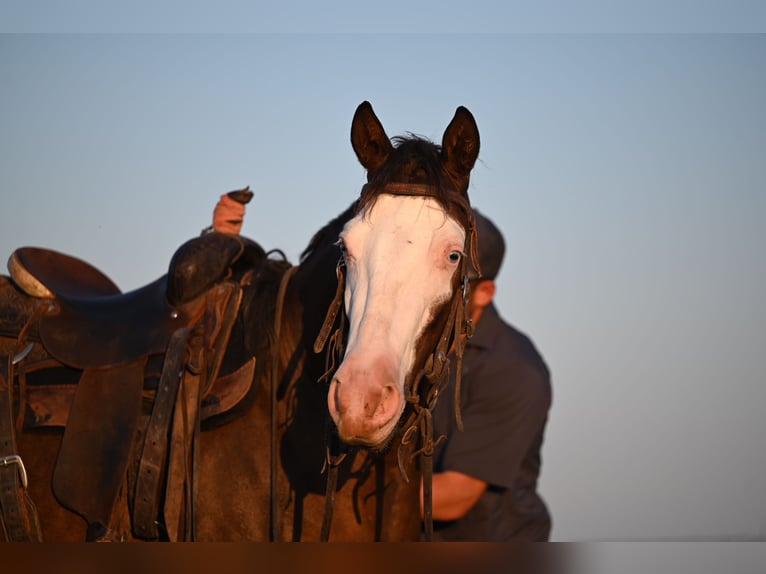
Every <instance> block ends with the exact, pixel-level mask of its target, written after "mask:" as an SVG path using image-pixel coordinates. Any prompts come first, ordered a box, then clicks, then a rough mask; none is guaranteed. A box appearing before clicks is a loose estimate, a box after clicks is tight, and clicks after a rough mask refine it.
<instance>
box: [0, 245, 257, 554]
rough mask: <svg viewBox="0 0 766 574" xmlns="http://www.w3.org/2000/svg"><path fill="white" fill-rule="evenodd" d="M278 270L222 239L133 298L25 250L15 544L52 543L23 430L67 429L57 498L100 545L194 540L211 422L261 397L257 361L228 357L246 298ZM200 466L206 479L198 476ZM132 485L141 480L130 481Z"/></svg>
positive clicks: (10, 452) (6, 402)
mask: <svg viewBox="0 0 766 574" xmlns="http://www.w3.org/2000/svg"><path fill="white" fill-rule="evenodd" d="M265 260H266V254H265V252H264V251H263V249H262V248H261V247H260V246H259V245H258V244H257V243H255V242H253V241H251V240H249V239H246V238H244V237H242V236H240V235H232V234H226V233H218V232H210V233H205V234H203V235H201V236H200V237H196V238H193V239H191V240H189V241H187V242H186V243H185V244H184V245H182V246H181V247H180V248H179V249H178V250H177V251H176V253H175V254H174V256H173V258H172V260H171V262H170V265H169V269H168V273H167V274H166V275H164V276H162V277H160V278H159V279H157V280H156V281H154V282H152V283H150V284H148V285H146V286H144V287H142V288H139V289H136V290H135V291H131V292H129V293H121V292H120V290H119V288H118V287H117V286H116V285H115V284H114V283H113V282H112V281H111V280H110V279H109V278H108V277H106V276H105V275H104V274H103V273H101V272H100V271H99V270H98V269H96V268H95V267H93V266H91V265H89V264H88V263H86V262H84V261H82V260H80V259H77V258H75V257H72V256H70V255H66V254H63V253H59V252H56V251H52V250H49V249H41V248H36V247H22V248H19V249H17V250H16V251H15V252H14V253H13V254H12V255H11V257H10V259H9V261H8V269H9V271H10V277H6V276H0V522H2V524H3V525H4V530H5V533H6V537H7V538H8V539H9V540H41V539H42V535H41V529H40V525H39V521H38V518H37V513H36V510H35V507H34V504H33V503H32V501H31V500H30V498H29V495H28V491H27V478H26V469H25V467H24V462H23V460H22V459H21V457H20V456H19V453H18V451H17V448H16V433H18V432H22V431H23V430H24V429H30V428H35V427H44V426H54V427H63V428H64V433H63V437H62V442H61V448H60V452H59V456H58V459H57V461H56V465H55V468H54V472H53V481H52V487H53V492H54V494H55V496H56V498H57V500H58V501H59V502H60V503H61V504H62V505H63V506H65V507H67V508H69V509H70V510H72V511H74V512H76V513H77V514H79V515H81V516H82V517H83V518H84V519H85V520H86V521H87V524H88V531H87V540H93V541H96V540H123V539H125V538H126V537H127V535H128V534H127V532H126V530H125V528H126V527H125V525H124V523H125V520H124V511H123V510H122V507H123V506H125V505H119V504H118V501H119V500H121V499H124V500H129V501H130V504H129V505H128V506H129V508H130V521H129V522H130V523H131V524H132V535H133V536H134V537H137V538H141V539H167V540H190V539H193V538H194V491H193V490H194V489H193V483H194V479H193V469H194V467H195V465H196V463H197V460H196V454H195V440H196V437H197V435H198V433H199V428H200V421H202V420H205V419H208V418H210V417H213V416H216V415H219V414H222V413H225V412H227V411H229V410H231V409H232V408H233V407H234V406H235V405H236V404H237V403H238V402H239V401H240V400H241V399H242V398H243V397H244V396H245V394H247V392H248V391H249V389H250V387H251V385H252V381H253V378H254V373H255V358H254V357H245V358H243V359H242V364H241V365H240V366H239V367H238V368H237V369H235V370H234V371H232V372H229V373H226V374H225V375H223V374H221V373H220V370H221V364H222V360H223V357H224V354H225V351H226V348H227V346H228V343H229V338H230V335H231V332H232V327H233V325H234V323H235V321H236V318H237V315H238V312H239V309H240V303H241V300H242V289H243V287H244V286H245V285H247V284H248V283H249V282H250V281H251V280H252V279H253V277H254V275H255V274H257V272H258V269H259V267H260V266H261V265H262V264H263V262H264V261H265ZM189 469H192V470H191V471H190V470H189ZM126 477H127V478H126Z"/></svg>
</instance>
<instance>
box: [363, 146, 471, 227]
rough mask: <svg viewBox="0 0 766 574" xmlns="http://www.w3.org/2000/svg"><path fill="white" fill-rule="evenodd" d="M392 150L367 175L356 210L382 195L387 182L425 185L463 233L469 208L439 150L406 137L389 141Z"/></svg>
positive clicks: (468, 217) (462, 185)
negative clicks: (460, 226) (380, 163)
mask: <svg viewBox="0 0 766 574" xmlns="http://www.w3.org/2000/svg"><path fill="white" fill-rule="evenodd" d="M391 142H392V143H393V145H394V149H393V151H392V152H391V154H389V156H388V158H387V159H386V161H385V162H384V163H383V165H381V166H380V168H378V169H376V170H375V171H373V172H368V175H367V180H368V182H367V185H366V186H364V188H363V189H362V195H361V197H360V199H359V202H358V205H357V210H362V209H366V208H367V207H369V206H370V205H372V204H373V203H374V202H375V199H376V198H377V197H378V195H380V193H382V192H384V191H385V190H384V188H385V185H386V184H387V183H391V182H396V183H404V184H414V185H429V186H431V188H432V189H433V191H434V195H433V197H434V198H435V199H436V200H437V201H438V202H439V203H440V204H441V206H442V207H443V208H444V210H445V211H446V212H447V213H448V214H449V215H451V216H452V217H455V218H456V219H457V220H458V221H460V222H461V223H462V224H463V226H464V228H465V229H466V231H467V230H468V222H469V221H470V219H471V206H470V202H469V201H468V196H467V194H466V193H465V190H464V189H461V187H466V185H465V184H461V183H460V181H459V179H458V178H456V177H453V175H452V174H450V173H449V172H448V171H447V170H445V166H444V163H443V160H442V147H441V146H440V145H437V144H435V143H433V142H432V141H431V140H429V139H427V138H424V137H421V136H417V135H414V134H408V135H407V136H397V137H394V138H392V139H391Z"/></svg>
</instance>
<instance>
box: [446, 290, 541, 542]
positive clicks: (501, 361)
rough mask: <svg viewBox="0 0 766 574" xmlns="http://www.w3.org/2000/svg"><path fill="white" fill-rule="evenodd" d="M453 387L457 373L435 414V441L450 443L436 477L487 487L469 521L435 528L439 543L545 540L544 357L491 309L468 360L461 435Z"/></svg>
mask: <svg viewBox="0 0 766 574" xmlns="http://www.w3.org/2000/svg"><path fill="white" fill-rule="evenodd" d="M452 360H453V364H454V357H453V358H452ZM454 385H455V378H454V371H453V373H452V376H451V379H450V382H449V385H448V387H447V388H446V389H445V390H444V391H443V393H442V395H441V396H440V397H439V399H438V401H437V403H436V406H435V407H434V411H433V416H434V436H435V437H438V436H439V435H441V434H444V435H446V436H447V440H446V441H445V442H443V443H442V444H441V445H440V446H439V447H438V448H437V450H436V453H435V455H434V472H443V471H446V470H454V471H458V472H461V473H463V474H467V475H469V476H472V477H474V478H478V479H481V480H484V481H486V482H487V483H488V484H489V486H488V488H487V490H486V492H484V494H482V496H481V498H480V499H479V501H478V502H477V503H476V505H475V506H474V507H473V508H472V509H471V510H470V511H469V512H468V514H467V515H466V516H464V517H463V518H461V519H459V520H455V521H452V522H435V523H434V540H437V541H440V540H470V541H505V540H540V541H542V540H547V539H548V536H549V534H550V527H551V522H550V516H549V514H548V510H547V508H546V506H545V503H544V502H543V500H542V498H541V497H540V495H539V494H538V492H537V479H538V476H539V474H540V466H541V459H540V449H541V447H542V443H543V434H544V430H545V424H546V421H547V418H548V410H549V408H550V405H551V384H550V375H549V372H548V368H547V367H546V365H545V362H544V360H543V358H542V357H541V356H540V354H539V353H538V351H537V349H536V348H535V346H534V344H533V343H532V341H531V340H530V339H529V338H528V337H527V336H526V335H524V334H523V333H521V332H519V331H517V330H516V329H515V328H513V327H512V326H510V325H509V324H507V323H506V322H505V321H503V320H502V318H501V317H500V316H499V315H498V313H497V310H496V309H495V307H494V305H489V306H488V307H486V308H485V310H484V313H483V315H482V317H481V319H480V321H479V322H478V324H477V326H476V331H475V333H474V336H473V337H472V338H471V339H469V340H468V342H467V345H466V349H465V353H464V355H463V376H462V383H461V387H462V389H461V390H462V392H461V414H462V418H463V427H464V430H463V432H461V431H459V430H458V429H457V428H456V427H457V425H456V422H455V409H454V399H455V388H454Z"/></svg>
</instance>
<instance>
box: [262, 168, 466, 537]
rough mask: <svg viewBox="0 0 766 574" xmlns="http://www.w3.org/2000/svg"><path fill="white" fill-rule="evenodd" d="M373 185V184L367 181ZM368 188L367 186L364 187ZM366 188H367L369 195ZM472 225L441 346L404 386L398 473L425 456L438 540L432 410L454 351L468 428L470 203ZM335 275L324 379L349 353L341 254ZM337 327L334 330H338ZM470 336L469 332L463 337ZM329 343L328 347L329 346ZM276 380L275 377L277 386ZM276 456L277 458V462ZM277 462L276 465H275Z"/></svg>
mask: <svg viewBox="0 0 766 574" xmlns="http://www.w3.org/2000/svg"><path fill="white" fill-rule="evenodd" d="M368 185H369V184H368ZM365 187H366V186H365ZM364 190H365V188H362V192H363V193H364ZM381 191H382V192H384V193H389V194H392V195H404V196H415V197H437V188H436V187H435V186H432V185H425V184H405V183H388V184H386V185H385V186H384V187H383V188H382V190H381ZM467 217H468V223H467V229H466V239H465V241H466V245H465V247H466V250H465V254H464V256H463V257H462V258H461V266H460V281H461V284H460V286H459V287H462V288H458V289H455V291H454V293H453V295H452V299H451V301H450V303H449V311H448V315H447V320H446V322H445V324H444V328H443V330H442V333H441V335H440V336H439V339H438V341H437V344H436V347H435V348H434V350H433V351H432V352H431V353H430V354H429V355H428V357H427V359H426V361H425V364H424V366H423V367H422V368H421V369H420V370H419V371H417V374H416V375H415V376H414V377H412V379H411V380H409V381H407V384H406V385H405V390H406V391H407V396H406V402H407V404H408V405H409V406H410V407H411V412H410V415H409V417H408V418H407V421H406V422H405V424H404V427H403V428H404V432H403V434H402V439H401V442H400V444H399V447H398V452H397V455H398V462H399V471H400V473H401V475H402V478H403V479H404V481H405V482H407V483H409V478H408V476H407V473H406V471H405V464H406V463H407V462H410V461H411V460H412V459H414V458H415V457H416V456H418V455H419V456H420V457H421V471H422V475H423V520H424V524H425V538H426V540H431V539H432V538H433V512H432V488H431V487H432V475H433V454H434V450H435V448H436V447H437V446H438V445H439V444H440V443H441V441H442V440H444V439H445V438H446V437H445V436H443V435H442V436H440V437H438V438H437V439H436V441H434V437H433V420H432V414H431V413H432V410H433V408H434V406H435V405H436V401H437V399H438V397H439V395H440V393H441V391H442V390H443V389H444V388H445V386H446V384H447V382H448V380H449V372H450V359H449V357H448V355H449V353H450V352H451V351H452V350H454V352H455V362H456V365H455V368H456V371H455V418H456V422H457V426H458V429H459V430H462V428H463V422H462V418H461V415H460V388H461V384H460V382H461V371H462V360H463V352H464V349H465V340H466V338H467V337H470V336H471V335H472V334H473V332H472V331H473V327H472V324H471V319H470V317H469V316H468V312H467V309H468V299H469V287H468V285H469V279H468V257H469V256H470V258H471V264H472V265H473V267H474V269H476V271H477V272H478V273H479V274H480V270H479V265H478V261H479V258H478V249H477V234H476V222H475V219H474V216H473V212H472V211H471V209H470V207H469V208H468V209H467ZM336 276H337V279H338V286H337V289H336V291H335V296H334V298H333V300H332V302H331V303H330V306H329V308H328V310H327V315H326V316H325V320H324V323H323V324H322V327H321V329H320V331H319V335H318V336H317V338H316V340H315V341H314V352H315V353H321V352H322V350H324V349H325V348H326V349H327V351H326V355H325V361H326V364H325V366H326V371H325V373H324V375H322V377H320V379H319V381H320V382H322V381H327V380H331V379H332V377H333V375H334V373H335V371H336V369H337V367H338V366H339V364H340V362H341V361H342V357H343V352H344V341H343V337H344V332H345V313H344V309H343V300H344V292H345V263H344V261H343V258H342V257H341V258H340V259H339V261H338V264H337V267H336ZM333 327H334V330H333ZM464 335H465V336H464ZM328 343H329V345H328ZM423 382H425V384H426V388H425V389H423V391H424V392H421V388H420V386H421V383H423ZM274 383H275V381H272V385H274ZM417 436H419V437H420V448H418V449H417V450H415V451H414V452H412V453H410V454H409V455H407V454H406V452H405V451H406V447H408V446H409V445H410V444H412V441H413V440H415V438H416V437H417ZM328 438H329V440H328V446H327V454H326V459H325V468H324V469H323V470H327V472H328V477H327V492H326V496H325V513H324V518H323V521H322V531H321V540H322V541H327V540H328V539H329V535H330V526H331V524H332V512H333V506H334V501H335V490H336V486H337V474H338V468H339V466H340V464H341V462H342V461H343V459H344V458H345V457H346V455H347V453H348V448H347V447H345V445H343V444H341V443H340V441H339V440H337V436H335V435H334V433H328ZM273 460H274V459H273V458H272V461H273ZM272 465H273V463H272Z"/></svg>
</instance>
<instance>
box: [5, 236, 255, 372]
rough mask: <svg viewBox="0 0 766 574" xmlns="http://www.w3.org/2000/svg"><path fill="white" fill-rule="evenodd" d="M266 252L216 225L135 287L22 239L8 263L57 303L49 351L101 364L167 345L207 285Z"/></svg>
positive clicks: (42, 326)
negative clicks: (165, 267)
mask: <svg viewBox="0 0 766 574" xmlns="http://www.w3.org/2000/svg"><path fill="white" fill-rule="evenodd" d="M265 258H266V255H265V252H264V251H263V249H262V248H261V247H260V246H259V245H258V244H257V243H255V242H254V241H252V240H250V239H247V238H244V237H241V236H237V235H230V234H224V233H216V232H213V233H209V234H206V235H202V236H200V237H196V238H193V239H191V240H189V241H187V242H186V243H185V244H183V245H182V246H181V247H179V249H178V250H177V251H176V253H175V254H174V255H173V258H172V259H171V262H170V266H169V269H168V273H167V274H166V275H163V276H162V277H160V278H159V279H157V280H156V281H154V282H152V283H149V284H148V285H146V286H144V287H141V288H138V289H135V290H133V291H130V292H128V293H121V292H120V289H119V288H118V287H117V286H116V285H115V284H114V282H112V281H111V280H110V279H109V278H108V277H107V276H106V275H104V274H103V273H102V272H101V271H99V270H98V269H96V268H95V267H93V266H92V265H90V264H88V263H86V262H84V261H82V260H80V259H78V258H76V257H73V256H70V255H66V254H64V253H59V252H57V251H54V250H50V249H43V248H39V247H21V248H19V249H17V250H16V251H15V252H14V253H13V254H12V255H11V257H10V259H9V261H8V269H9V271H10V274H11V278H12V279H13V281H14V283H16V284H17V285H18V286H19V287H20V288H21V289H22V290H23V291H24V292H25V293H27V294H28V295H30V296H32V297H35V298H41V299H46V300H49V301H50V303H51V304H50V305H49V307H48V309H47V310H46V311H45V313H44V314H43V316H42V317H41V318H40V321H39V326H38V332H39V337H40V340H41V342H42V344H43V345H44V346H45V348H46V349H47V350H48V352H49V353H50V354H51V355H52V356H53V357H55V358H56V359H58V360H59V361H61V362H62V363H64V364H65V365H68V366H71V367H74V368H78V369H97V368H111V367H115V366H118V365H123V364H126V363H130V362H132V361H134V360H136V359H138V358H140V357H142V356H146V355H151V354H159V353H162V352H164V351H165V347H166V345H167V343H168V340H169V339H170V336H171V334H172V333H173V332H175V331H176V330H177V329H180V328H182V327H187V326H189V325H191V324H193V323H195V322H196V321H197V320H199V318H200V317H201V316H202V314H203V313H204V311H205V297H204V295H205V294H206V293H207V292H209V291H210V290H211V289H213V288H215V287H216V285H217V284H220V283H222V282H223V281H225V280H226V279H229V278H236V277H237V276H238V275H242V274H243V273H244V272H245V270H251V269H257V267H258V266H259V265H260V264H261V263H262V262H263V260H265Z"/></svg>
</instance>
